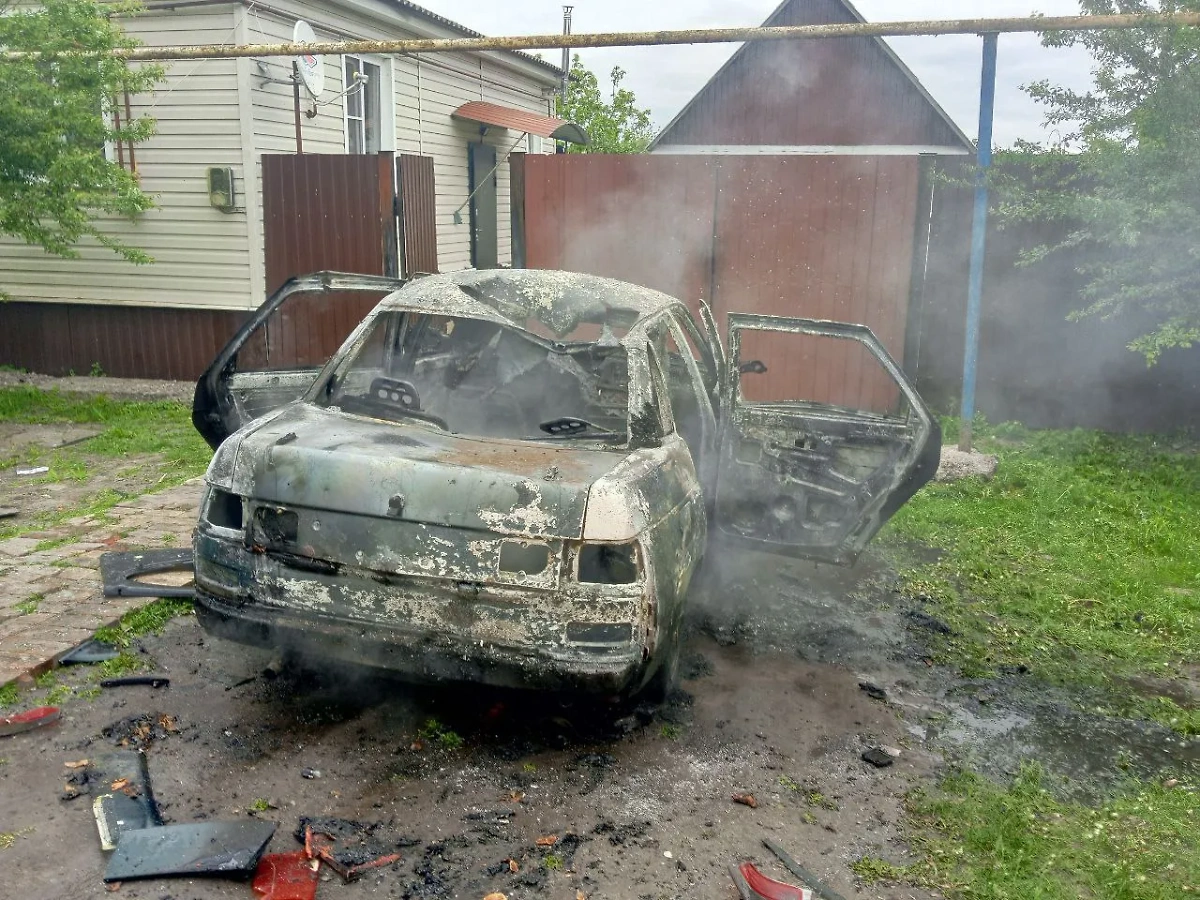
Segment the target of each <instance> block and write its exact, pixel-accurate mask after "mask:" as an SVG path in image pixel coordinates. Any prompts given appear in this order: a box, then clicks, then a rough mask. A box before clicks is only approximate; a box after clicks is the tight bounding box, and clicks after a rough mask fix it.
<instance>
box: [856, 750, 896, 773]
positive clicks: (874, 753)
mask: <svg viewBox="0 0 1200 900" xmlns="http://www.w3.org/2000/svg"><path fill="white" fill-rule="evenodd" d="M862 758H863V761H864V762H869V763H870V764H871V765H873V766H874V767H875V768H877V769H886V768H887V767H888V766H890V765H891V764H892V763H894V762H895V760H894V759H892V755H891V754H890V753H888V752H887V751H886V750H884V749H882V748H881V747H872V748H871V749H869V750H864V751H863V754H862Z"/></svg>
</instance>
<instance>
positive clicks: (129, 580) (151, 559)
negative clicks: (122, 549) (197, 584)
mask: <svg viewBox="0 0 1200 900" xmlns="http://www.w3.org/2000/svg"><path fill="white" fill-rule="evenodd" d="M191 568H192V551H191V549H190V548H188V549H184V550H138V551H135V552H130V553H103V554H101V556H100V577H101V578H102V579H103V581H104V596H105V597H178V598H181V599H191V597H192V596H194V594H195V590H194V588H193V587H192V585H191V584H185V585H178V584H152V583H148V582H145V581H136V580H135V579H136V578H138V577H140V576H145V575H161V574H164V573H166V572H180V571H189V570H191Z"/></svg>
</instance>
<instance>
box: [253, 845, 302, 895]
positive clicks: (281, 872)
mask: <svg viewBox="0 0 1200 900" xmlns="http://www.w3.org/2000/svg"><path fill="white" fill-rule="evenodd" d="M250 887H251V888H253V889H254V893H256V894H262V896H263V900H314V898H315V897H316V896H317V870H316V869H315V868H314V867H313V863H312V861H311V860H310V859H309V858H308V855H307V854H306V853H305V852H304V851H303V850H297V851H296V852H295V853H272V854H269V855H268V856H264V857H263V858H262V859H261V860H259V862H258V869H257V871H255V873H254V881H252V882H251V883H250Z"/></svg>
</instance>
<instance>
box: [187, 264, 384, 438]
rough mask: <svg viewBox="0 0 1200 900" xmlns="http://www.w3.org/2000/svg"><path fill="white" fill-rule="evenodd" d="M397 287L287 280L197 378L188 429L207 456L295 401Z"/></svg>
mask: <svg viewBox="0 0 1200 900" xmlns="http://www.w3.org/2000/svg"><path fill="white" fill-rule="evenodd" d="M403 286H404V281H402V280H399V279H396V278H387V277H384V276H381V275H354V274H348V273H341V272H317V273H316V274H313V275H303V276H299V277H296V278H292V279H289V280H288V281H286V282H285V283H284V284H283V286H282V287H281V288H279V290H277V291H276V292H275V293H273V294H272V295H271V296H270V297H269V298H268V299H267V302H266V303H264V304H263V305H262V306H260V307H259V308H258V310H257V311H256V312H255V313H254V315H252V316H251V317H250V318H249V319H247V320H246V322H245V324H243V325H242V327H241V328H239V329H238V331H237V333H236V334H235V335H234V336H233V337H232V338H231V339H230V341H229V343H228V344H226V345H225V346H224V347H223V348H222V349H221V352H220V353H218V354H217V356H216V358H215V359H214V360H213V361H212V363H211V364H210V365H209V367H208V368H207V369H205V370H204V374H203V375H201V376H200V380H199V381H198V382H197V383H196V393H195V396H194V398H193V400H192V424H193V425H194V426H195V427H196V430H197V431H199V432H200V434H201V436H203V438H204V440H206V441H207V442H208V445H209V446H210V447H212V448H213V449H214V450H215V449H217V447H219V446H220V445H221V442H222V441H223V440H225V438H227V437H229V435H231V434H233V433H234V432H235V431H237V430H238V429H239V428H241V427H242V426H243V425H245V424H246V423H247V422H250V421H252V420H253V419H257V418H258V417H259V416H264V415H266V414H267V413H269V412H271V411H272V410H275V409H278V408H279V407H281V406H283V405H284V404H286V403H290V402H292V401H293V400H298V399H299V398H300V397H302V396H304V393H305V392H306V391H307V390H308V388H309V387H310V386H311V385H312V383H313V381H314V380H315V379H316V377H317V375H318V374H319V373H320V371H321V369H322V368H323V367H324V365H325V363H326V362H327V361H328V359H329V357H330V356H332V355H333V354H334V353H335V352H336V351H337V349H338V348H339V347H340V346H341V344H342V342H343V340H345V338H346V336H347V335H348V334H349V333H350V332H351V331H352V330H353V329H354V328H355V327H356V326H357V325H358V324H359V322H360V321H361V320H362V318H363V316H364V315H366V313H367V312H369V311H370V310H371V309H372V308H373V307H374V306H375V304H376V303H378V302H379V301H380V300H381V299H383V297H384V296H386V295H387V294H390V293H392V291H396V290H399V289H400V288H401V287H403Z"/></svg>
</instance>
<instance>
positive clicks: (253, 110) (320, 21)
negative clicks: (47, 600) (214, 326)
mask: <svg viewBox="0 0 1200 900" xmlns="http://www.w3.org/2000/svg"><path fill="white" fill-rule="evenodd" d="M146 7H147V9H146V11H145V12H143V13H141V14H139V15H137V16H136V17H132V18H130V19H128V20H127V21H126V23H125V28H126V30H127V32H128V33H129V34H131V35H134V36H136V37H137V38H138V39H139V40H141V41H142V42H143V43H144V44H146V45H149V46H164V45H176V44H223V43H239V44H241V43H265V42H270V43H277V42H284V41H290V40H291V39H292V34H293V28H294V26H295V23H296V21H297V20H300V19H303V20H304V21H306V22H308V23H309V24H310V25H311V26H312V27H313V29H314V30H315V32H316V35H317V39H318V40H322V41H323V40H343V39H348V40H352V39H385V38H401V37H407V36H412V37H461V36H463V35H464V34H472V33H473V32H469V31H467V30H466V29H465V28H463V27H462V26H458V25H455V24H454V23H451V22H449V21H447V20H445V19H442V18H440V17H439V16H436V15H434V14H433V13H430V12H428V11H426V10H423V9H422V8H420V7H417V6H415V5H413V4H411V3H408V2H406V0H269V2H261V3H260V2H248V0H240V2H239V0H235V2H222V0H213V2H211V3H210V2H199V3H197V2H195V0H192V2H182V3H178V4H173V3H171V2H155V0H148V2H147V3H146ZM364 64H365V65H366V66H371V67H377V68H369V69H364ZM324 65H325V70H326V72H325V90H324V92H323V94H322V95H321V97H320V98H319V100H318V101H317V103H316V104H315V108H316V114H315V116H313V117H311V118H309V117H307V116H305V117H304V118H303V139H304V151H305V152H306V153H339V154H341V153H347V152H351V151H360V152H369V151H371V150H379V149H383V150H396V151H397V152H404V153H417V154H421V155H425V156H429V157H432V158H433V160H434V177H435V187H436V206H437V244H438V255H439V264H440V268H441V269H442V270H443V271H447V270H452V269H460V268H465V267H468V266H470V265H471V258H470V233H469V225H468V224H466V223H467V221H468V220H467V215H466V210H465V209H464V212H463V222H464V224H462V225H455V224H454V221H453V214H454V211H455V210H456V209H457V208H458V207H459V206H460V205H462V204H463V203H464V202H465V201H466V200H467V197H468V189H467V184H468V144H469V143H471V142H478V141H479V140H480V139H481V138H480V126H478V125H476V124H472V123H470V122H466V121H461V120H458V119H455V118H452V117H451V113H452V112H453V111H454V110H455V109H456V108H458V107H459V106H461V105H462V104H463V103H466V102H468V101H472V100H488V101H491V102H494V103H497V104H502V105H504V106H506V107H511V108H514V109H520V110H525V111H528V112H533V113H538V114H540V115H543V116H544V115H550V114H552V112H553V96H552V95H553V91H554V89H555V87H556V85H557V84H558V79H559V77H560V75H559V72H558V70H557V69H556V68H555V67H553V66H551V65H549V64H547V63H543V62H541V61H540V60H537V59H534V58H532V57H529V56H525V55H521V54H516V53H491V52H485V53H469V54H468V53H456V54H436V55H425V56H421V57H417V56H407V55H395V56H389V57H366V58H364V59H363V60H358V61H355V60H350V68H351V70H355V69H357V70H359V71H369V72H371V73H372V74H373V75H374V74H375V73H378V74H379V77H378V78H372V79H371V81H368V84H369V85H371V89H372V99H373V98H374V97H375V96H378V119H379V121H378V122H375V121H370V122H364V121H363V119H364V116H363V115H361V114H358V108H352V109H350V110H349V112H350V115H349V117H348V115H347V113H348V110H347V100H348V98H346V97H344V96H342V95H343V92H344V91H345V90H346V88H347V83H346V82H347V59H346V58H345V57H342V56H328V57H326V58H325V60H324ZM167 71H168V74H167V78H166V80H165V81H164V82H163V83H162V84H161V86H160V87H159V88H158V89H157V90H155V92H154V93H153V94H150V95H147V96H139V97H134V98H132V105H133V112H134V114H135V115H137V114H147V115H150V116H153V118H154V119H155V120H156V122H157V133H156V134H155V135H154V137H152V138H151V139H150V140H148V141H146V142H145V143H143V144H139V145H137V146H136V148H135V152H136V161H137V171H138V173H139V177H140V179H141V184H142V186H143V188H144V189H145V190H146V191H148V192H149V193H150V194H152V195H153V196H154V198H155V200H156V203H157V207H156V208H155V209H153V210H151V211H149V212H147V213H145V214H144V215H142V216H140V217H139V218H138V219H137V220H136V221H132V222H130V221H127V220H121V219H116V218H114V219H112V220H111V221H109V222H107V223H106V224H105V226H104V227H105V230H107V231H111V232H112V233H114V234H119V235H120V236H121V237H122V239H123V240H125V241H126V242H127V243H129V244H131V245H133V246H136V247H139V248H143V249H145V250H146V251H147V252H149V253H150V254H151V255H152V256H153V257H154V260H155V261H154V262H153V263H152V264H150V265H146V266H134V265H132V264H130V263H128V262H125V261H124V260H123V259H121V258H119V257H117V256H116V255H114V254H113V253H111V251H107V250H104V249H103V248H101V247H99V246H96V245H86V246H82V247H81V248H80V250H81V253H82V258H80V259H74V260H63V259H59V258H57V257H52V256H48V255H46V254H44V253H43V252H42V251H41V250H40V249H37V248H33V247H29V246H26V245H24V244H21V243H19V242H16V241H13V240H7V239H0V290H3V292H4V293H6V294H7V295H8V296H9V298H10V299H11V300H12V301H18V302H21V301H24V302H26V303H29V302H35V303H36V302H51V303H58V304H89V305H97V304H100V305H128V306H142V307H156V308H160V309H161V308H164V307H170V308H178V309H192V310H198V309H210V310H248V309H253V308H254V307H256V306H258V305H259V304H260V303H261V302H262V300H263V299H264V297H265V291H266V284H265V280H266V279H265V270H264V244H263V204H262V196H261V193H262V180H261V171H262V165H261V157H262V154H263V153H294V152H295V151H296V142H295V131H294V116H293V95H292V88H291V86H290V84H287V83H279V82H283V81H286V80H287V79H288V78H290V75H291V63H290V61H289V60H285V59H264V60H254V59H237V60H201V61H183V62H175V63H170V64H168V70H167ZM372 82H374V83H373V84H372ZM350 84H351V85H353V84H354V82H353V77H352V75H351V78H350ZM376 91H377V92H378V93H377V95H376V94H375V93H374V92H376ZM355 93H356V94H358V95H360V96H357V97H354V98H350V101H351V103H352V105H353V104H354V101H355V100H357V101H361V100H363V99H364V96H362V95H365V89H364V88H361V87H359V88H357V89H356V90H355ZM304 106H305V108H306V109H311V108H313V106H314V104H313V102H312V101H311V100H310V99H309V98H308V97H307V96H306V97H305V102H304ZM358 107H361V103H359V104H358ZM369 118H373V117H369ZM366 129H369V130H370V132H371V134H370V138H369V139H368V140H366V143H367V144H368V146H363V144H364V138H366V137H367V135H366V134H365V130H366ZM519 138H520V140H518V139H519ZM482 139H483V140H484V141H486V142H487V143H490V144H493V145H495V146H496V147H497V148H498V150H497V157H498V159H501V160H503V161H502V162H501V163H500V166H499V169H498V170H497V173H496V177H497V179H498V182H499V184H498V191H497V193H498V205H499V210H498V217H497V218H498V222H497V231H498V236H499V239H498V243H499V259H500V263H501V264H506V263H508V262H509V261H510V249H509V247H510V235H509V200H508V163H507V160H505V159H504V155H505V154H506V153H507V152H508V151H509V150H510V149H515V150H518V151H532V152H544V151H552V149H553V147H552V143H551V142H550V141H542V140H540V139H539V138H536V137H533V138H530V137H524V138H522V137H521V134H520V133H519V132H513V131H509V130H506V129H503V128H495V127H493V128H489V129H488V130H487V133H486V135H484V137H483V138H482ZM531 143H532V146H527V145H529V144H531ZM126 162H128V160H126ZM210 167H230V168H232V170H233V173H234V178H235V185H236V189H237V194H238V197H237V209H236V210H235V211H233V212H222V211H220V210H218V209H215V208H213V207H212V206H211V205H210V202H209V192H208V185H207V181H206V175H207V170H208V169H209V168H210ZM0 362H4V360H0Z"/></svg>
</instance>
